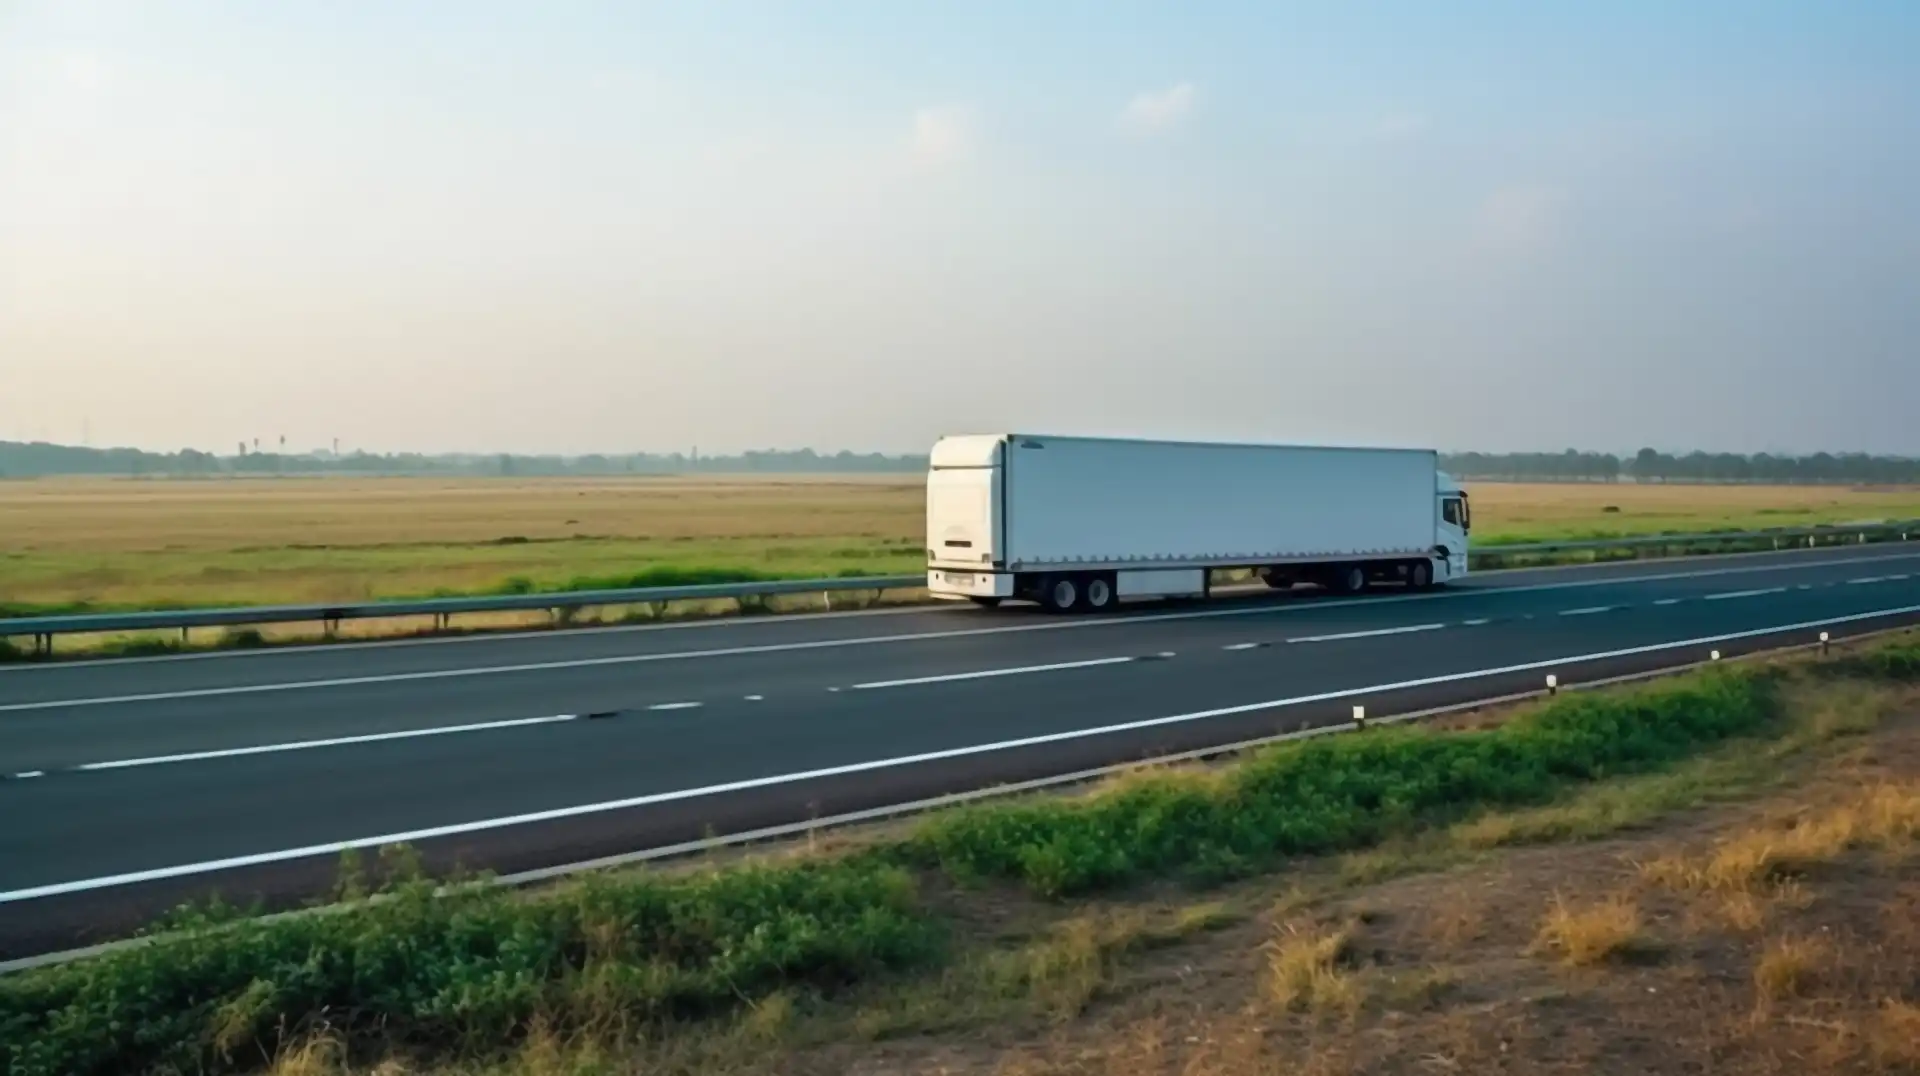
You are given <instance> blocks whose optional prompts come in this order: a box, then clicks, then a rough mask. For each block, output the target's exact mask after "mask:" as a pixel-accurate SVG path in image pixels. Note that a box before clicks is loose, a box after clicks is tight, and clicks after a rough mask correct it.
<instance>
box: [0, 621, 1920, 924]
mask: <svg viewBox="0 0 1920 1076" xmlns="http://www.w3.org/2000/svg"><path fill="white" fill-rule="evenodd" d="M1914 613H1920V605H1907V606H1900V607H1897V608H1892V609H1876V610H1874V611H1872V612H1867V613H1853V614H1850V615H1847V616H1839V617H1828V618H1826V619H1823V620H1806V621H1800V622H1798V623H1794V624H1778V625H1774V626H1772V627H1766V628H1751V629H1748V630H1746V631H1737V632H1729V633H1726V634H1722V635H1705V636H1700V637H1698V638H1693V639H1682V640H1678V641H1675V642H1666V643H1649V644H1647V645H1644V646H1633V647H1625V648H1623V649H1619V650H1607V651H1602V652H1599V653H1593V654H1576V655H1569V656H1566V657H1558V658H1548V659H1545V660H1541V661H1528V662H1522V663H1520V664H1517V665H1503V666H1498V667H1495V668H1490V669H1476V670H1472V671H1468V672H1458V673H1445V674H1442V675H1440V676H1428V677H1421V678H1419V679H1415V680H1402V681H1399V682H1397V683H1390V684H1370V685H1367V686H1365V687H1356V688H1342V689H1340V690H1337V691H1322V692H1317V693H1315V694H1312V695H1300V696H1296V697H1293V698H1285V699H1270V700H1268V701H1265V702H1251V703H1243V704H1241V705H1238V706H1224V707H1220V708H1218V709H1213V710H1197V711H1194V712H1192V713H1186V714H1174V715H1172V716H1169V717H1152V718H1145V719H1142V720H1139V721H1126V722H1122V723H1120V724H1115V725H1102V726H1100V727H1098V728H1090V729H1073V730H1070V731H1067V732H1052V733H1046V734H1044V735H1040V736H1026V737H1022V738H1020V739H1017V740H1001V741H998V742H996V743H988V744H973V745H970V746H967V747H953V748H947V749H945V750H940V751H928V752H924V753H921V754H916V755H902V756H899V757H896V758H886V759H873V760H870V761H867V762H854V763H848V764H845V765H840V766H828V767H823V768H820V769H814V770H805V771H802V772H799V773H786V774H775V775H773V776H769V777H753V778H747V779H744V780H740V781H729V782H726V783H724V784H718V785H708V786H705V787H702V788H687V789H679V790H676V791H673V792H656V793H651V794H649V795H644V796H633V797H630V798H627V799H620V800H609V801H606V802H603V803H587V804H580V805H577V806H573V807H556V808H552V809H549V810H545V811H532V812H528V813H526V814H519V815H509V816H506V817H501V818H486V819H480V820H478V821H473V822H457V823H453V824H451V825H443V826H431V827H427V828H424V829H415V830H407V831H403V832H399V833H386V834H381V835H380V836H377V837H358V838H353V839H350V840H344V841H332V842H328V843H325V844H313V845H307V846H305V847H301V848H287V849H281V850H279V851H273V852H256V853H253V854H250V855H241V856H230V857H228V858H225V859H216V860H208V861H206V862H202V863H185V864H180V865H177V866H172V867H157V868H153V869H151V870H143V871H131V872H128V873H125V874H115V875H107V876H104V877H100V878H86V879H80V880H77V881H71V882H56V883H53V884H51V885H42V886H32V887H29V888H26V889H16V890H13V891H11V892H7V893H0V904H17V903H20V902H22V901H28V900H38V899H42V898H45V897H57V896H64V895H66V894H69V893H84V892H88V891H91V890H96V889H111V888H117V887H120V886H126V885H135V884H138V883H141V882H157V881H165V880H167V879H170V878H184V877H190V876H193V875H197V874H210V873H213V872H215V871H223V870H234V869H238V868H242V867H258V866H265V865H267V864H272V863H284V862H287V861H288V860H294V859H308V858H311V857H313V856H322V855H328V856H330V855H338V854H340V853H341V852H345V851H349V850H353V849H362V848H379V847H381V846H384V845H389V844H411V843H415V842H418V841H427V840H434V839H437V838H440V837H455V836H461V835H464V834H469V833H484V832H487V831H490V830H496V829H506V828H509V827H513V826H525V825H534V824H538V823H541V822H556V821H563V820H565V819H569V818H579V817H583V816H586V815H594V814H605V813H606V812H608V811H623V810H631V809H633V808H636V807H651V806H654V805H656V804H661V803H677V802H681V801H684V800H691V799H703V798H706V797H709V796H717V795H724V794H727V793H732V792H749V791H753V790H754V789H760V788H774V787H778V786H781V785H790V784H798V783H801V782H804V781H816V780H821V779H823V778H828V777H845V776H849V775H852V774H859V773H871V772H874V771H876V770H888V769H896V768H899V767H902V766H913V765H919V764H922V763H927V762H941V761H945V760H947V759H954V758H967V757H970V756H973V755H984V754H991V753H994V752H998V751H1010V750H1017V749H1020V748H1027V747H1040V746H1044V745H1046V744H1052V743H1065V742H1068V741H1072V740H1084V739H1090V738H1092V737H1095V736H1107V735H1112V734H1114V733H1119V732H1135V731H1138V730H1140V729H1149V728H1160V727H1164V726H1167V725H1178V724H1186V723H1190V722H1194V721H1203V720H1209V719H1212V718H1218V717H1234V716H1238V715H1240V714H1250V713H1258V712H1260V711H1262V710H1277V709H1283V708H1285V707H1290V706H1301V705H1306V704H1309V703H1315V702H1331V701H1334V700H1336V699H1350V698H1355V697H1358V696H1362V695H1370V694H1385V693H1388V692H1394V691H1407V690H1412V689H1415V688H1421V687H1432V686H1434V685H1436V684H1452V683H1460V682H1462V681H1466V680H1478V679H1483V678H1485V677H1490V676H1505V675H1509V674H1512V673H1521V672H1532V671H1535V670H1538V669H1548V668H1553V667H1555V666H1559V665H1573V664H1581V663H1585V662H1591V661H1607V660H1611V659H1614V658H1623V657H1634V656H1637V655H1640V654H1657V653H1660V652H1662V651H1667V650H1680V649H1684V648H1686V647H1691V646H1706V645H1708V644H1711V643H1725V642H1732V641H1735V640H1738V639H1753V638H1758V637H1760V636H1764V635H1778V634H1781V633H1783V632H1791V631H1805V630H1808V629H1811V628H1822V627H1831V626H1833V625H1836V624H1854V623H1859V622H1861V621H1865V620H1877V619H1880V618H1883V617H1889V616H1906V615H1911V614H1914Z"/></svg>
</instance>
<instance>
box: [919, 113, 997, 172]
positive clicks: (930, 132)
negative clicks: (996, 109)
mask: <svg viewBox="0 0 1920 1076" xmlns="http://www.w3.org/2000/svg"><path fill="white" fill-rule="evenodd" d="M979 131H980V119H979V116H978V115H977V114H976V113H975V112H974V110H973V109H971V108H968V107H967V106H965V105H946V106H942V107H939V108H923V109H921V110H920V111H918V112H916V113H914V115H913V140H912V149H913V156H914V159H916V160H918V161H920V162H921V163H923V164H928V165H941V164H952V163H955V162H958V161H964V160H966V159H967V158H969V157H971V156H973V154H974V151H975V149H976V147H977V146H978V143H979V141H980V133H979Z"/></svg>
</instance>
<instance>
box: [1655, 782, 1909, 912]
mask: <svg viewBox="0 0 1920 1076" xmlns="http://www.w3.org/2000/svg"><path fill="white" fill-rule="evenodd" d="M1916 835H1920V784H1911V783H1906V784H1900V783H1883V784H1877V785H1874V786H1872V787H1870V788H1867V789H1864V790H1862V791H1861V792H1859V793H1858V794H1857V795H1855V796H1853V797H1851V798H1849V799H1847V800H1846V801H1844V802H1842V803H1839V804H1836V805H1834V806H1831V807H1827V808H1825V809H1822V810H1818V811H1813V812H1809V813H1806V814H1804V815H1800V816H1798V817H1794V818H1791V819H1788V820H1787V821H1786V822H1785V823H1784V824H1781V825H1774V826H1759V827H1755V828H1752V829H1748V830H1744V831H1742V832H1740V833H1737V834H1734V835H1733V836H1731V837H1729V838H1727V839H1725V840H1723V841H1721V842H1720V843H1719V844H1718V845H1716V846H1715V847H1714V849H1713V851H1712V852H1711V853H1710V854H1709V855H1707V856H1706V857H1705V858H1704V859H1687V858H1685V857H1680V856H1662V857H1660V858H1657V859H1654V860H1651V861H1649V862H1647V863H1645V864H1643V865H1642V867H1641V874H1642V876H1643V877H1644V878H1645V879H1646V880H1647V881H1649V882H1651V883H1653V884H1655V885H1661V886H1665V887H1668V888H1671V889H1683V890H1695V891H1701V892H1710V893H1713V892H1717V893H1738V892H1744V891H1748V890H1751V889H1753V888H1754V887H1756V886H1760V885H1763V884H1771V883H1779V882H1781V881H1783V880H1785V879H1788V878H1791V877H1792V876H1795V875H1798V874H1803V873H1805V872H1807V871H1809V870H1811V869H1813V868H1814V867H1817V866H1819V865H1820V864H1823V863H1828V862H1831V861H1833V860H1834V859H1836V858H1838V857H1839V856H1840V855H1841V853H1843V852H1846V851H1847V850H1848V849H1852V848H1862V847H1865V848H1877V849H1884V850H1889V851H1895V852H1899V851H1904V850H1905V847H1906V846H1908V845H1910V844H1912V843H1913V841H1914V840H1915V837H1916Z"/></svg>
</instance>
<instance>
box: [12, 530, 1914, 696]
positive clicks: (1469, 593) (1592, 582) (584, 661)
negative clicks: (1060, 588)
mask: <svg viewBox="0 0 1920 1076" xmlns="http://www.w3.org/2000/svg"><path fill="white" fill-rule="evenodd" d="M1737 555H1739V556H1763V555H1767V554H1759V553H1755V554H1737ZM1676 559H1678V558H1676ZM1702 559H1710V558H1702ZM1913 559H1920V553H1917V552H1906V553H1894V554H1887V555H1884V556H1877V557H1842V558H1834V559H1832V560H1823V561H1816V562H1811V563H1807V564H1749V565H1741V566H1737V567H1732V568H1709V569H1705V570H1699V571H1691V572H1685V571H1681V572H1662V573H1656V574H1653V575H1617V576H1613V575H1610V576H1608V577H1605V578H1600V579H1573V580H1566V581H1561V582H1553V583H1530V584H1523V585H1521V586H1512V587H1488V588H1485V589H1476V588H1471V587H1470V588H1467V589H1449V590H1441V591H1438V592H1432V593H1424V594H1393V595H1378V596H1374V597H1367V598H1354V599H1345V600H1336V601H1312V602H1305V603H1301V604H1260V605H1253V606H1248V607H1244V608H1237V609H1201V610H1194V611H1191V612H1179V613H1148V614H1140V615H1133V616H1115V617H1093V618H1089V619H1085V620H1065V621H1051V622H1048V623H1041V624H1001V625H995V626H993V627H985V628H959V629H954V630H948V631H921V632H904V633H902V634H899V635H872V636H859V637H856V638H851V639H808V640H801V641H798V642H791V643H763V644H759V645H752V646H731V647H720V648H716V649H710V650H676V651H667V652H663V653H653V654H619V655H612V656H608V657H599V658H575V659H571V660H565V661H544V662H531V663H526V664H515V665H491V666H473V667H468V668H459V669H428V670H422V671H419V672H408V673H387V674H382V675H378V676H350V677H339V678H333V679H321V680H293V681H283V682H280V683H272V684H248V685H243V686H236V687H217V688H196V689H189V690H186V691H170V692H153V693H147V694H138V695H109V696H100V697H95V698H82V699H60V700H55V701H50V702H28V703H9V704H3V705H0V713H14V712H20V711H27V710H51V709H60V708H65V707H80V706H109V705H116V704H123V703H134V702H164V701H167V700H171V699H194V698H215V697H220V696H226V695H249V694H264V693H268V692H278V691H305V690H314V689H319V688H332V687H356V686H360V685H363V684H385V683H402V682H407V681H413V680H444V679H451V678H458V677H468V676H492V675H504V674H509V673H521V672H547V671H551V670H554V669H579V668H592V667H597V666H606V665H633V664H643V663H649V662H656V661H686V660H694V659H699V658H717V657H740V656H745V655H751V654H776V653H790V652H795V651H806V650H830V649H835V648H839V647H854V646H878V645H883V644H887V643H913V642H927V641H929V640H935V639H962V638H969V637H972V636H979V635H1008V634H1016V633H1022V632H1032V631H1069V630H1074V629H1081V628H1101V627H1117V626H1124V625H1129V624H1157V623H1168V622H1173V621H1183V620H1205V619H1215V618H1220V617H1232V616H1271V615H1274V614H1276V613H1279V614H1287V613H1297V612H1312V611H1315V610H1319V609H1346V608H1352V607H1355V606H1382V605H1395V604H1399V603H1401V602H1416V601H1443V600H1447V599H1454V598H1471V597H1484V596H1488V595H1501V594H1535V593H1541V592H1544V591H1550V590H1577V589H1581V588H1586V587H1601V586H1629V585H1637V584H1641V583H1662V582H1671V581H1673V580H1677V579H1711V578H1717V577H1719V576H1724V575H1746V574H1752V573H1755V572H1780V571H1806V570H1809V569H1817V568H1825V567H1831V566H1838V565H1840V564H1848V565H1852V564H1872V563H1878V562H1881V561H1893V560H1913ZM1593 567H1596V566H1594V565H1575V566H1569V567H1565V568H1558V569H1531V568H1528V569H1512V570H1513V571H1527V572H1532V571H1583V570H1589V569H1591V568H1593ZM1599 567H1605V565H1600V566H1599ZM1498 574H1502V573H1496V572H1485V573H1481V574H1480V575H1479V576H1473V575H1469V576H1468V577H1467V578H1468V579H1474V578H1484V577H1486V576H1492V575H1498ZM1805 589H1811V588H1805ZM917 611H919V612H926V611H927V610H926V609H925V608H918V609H917ZM823 615H831V614H823ZM846 615H847V616H850V617H855V616H864V615H869V614H867V613H848V614H846ZM809 619H818V617H814V616H807V617H795V618H794V621H793V622H794V623H799V622H803V621H805V620H809ZM744 623H745V622H743V621H738V620H726V621H714V622H705V621H703V622H700V624H699V625H698V626H702V627H705V626H733V627H740V626H743V625H744ZM760 623H763V624H764V623H766V622H765V621H761V622H760ZM643 626H645V625H643ZM652 626H653V627H665V626H666V625H652ZM684 626H687V627H692V626H695V625H684ZM564 637H565V635H564V634H555V633H553V632H540V633H532V634H522V635H516V636H511V637H509V636H474V637H471V638H470V639H458V640H454V639H442V640H431V639H429V640H416V641H418V642H467V641H481V640H489V639H490V640H491V641H508V640H510V639H511V638H546V639H553V638H564ZM583 637H586V636H583ZM367 645H369V646H373V645H387V644H367ZM339 649H342V648H339V647H298V648H288V649H286V650H282V651H279V652H278V653H280V654H281V655H283V656H284V655H290V654H307V655H311V654H324V653H331V652H334V651H336V650H339ZM272 653H275V651H273V650H254V651H231V652H225V653H221V654H186V655H170V656H166V657H158V658H128V659H123V660H117V661H98V662H87V663H84V664H81V665H59V664H53V665H35V664H10V665H0V676H6V675H10V674H11V675H19V674H22V673H28V672H50V671H55V670H59V669H63V668H65V669H72V668H87V669H98V668H105V667H111V666H114V665H122V664H132V663H135V662H148V661H181V660H186V659H188V658H208V657H232V656H237V655H241V654H247V655H262V654H272Z"/></svg>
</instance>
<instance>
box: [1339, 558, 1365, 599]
mask: <svg viewBox="0 0 1920 1076" xmlns="http://www.w3.org/2000/svg"><path fill="white" fill-rule="evenodd" d="M1365 589H1367V570H1366V569H1365V568H1363V567H1361V566H1360V565H1358V564H1348V565H1344V566H1342V567H1339V568H1335V569H1334V570H1333V591H1334V593H1336V594H1358V593H1360V592H1361V591H1363V590H1365Z"/></svg>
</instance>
